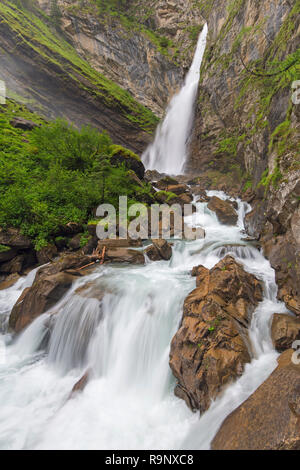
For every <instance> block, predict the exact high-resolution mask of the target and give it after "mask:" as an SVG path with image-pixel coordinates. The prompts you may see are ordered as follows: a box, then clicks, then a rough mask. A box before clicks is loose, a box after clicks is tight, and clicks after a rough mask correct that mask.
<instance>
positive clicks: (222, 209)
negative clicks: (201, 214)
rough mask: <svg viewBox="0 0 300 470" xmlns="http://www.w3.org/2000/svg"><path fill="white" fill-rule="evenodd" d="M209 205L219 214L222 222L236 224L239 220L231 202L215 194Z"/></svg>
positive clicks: (209, 207)
mask: <svg viewBox="0 0 300 470" xmlns="http://www.w3.org/2000/svg"><path fill="white" fill-rule="evenodd" d="M207 207H208V209H210V210H211V211H213V212H215V213H216V214H217V217H218V219H219V220H220V222H221V223H222V224H224V225H236V223H237V221H238V214H237V212H236V210H235V209H234V208H233V207H232V205H231V204H230V202H228V201H223V200H222V199H220V198H218V197H216V196H213V197H212V198H211V199H210V201H209V203H208V206H207Z"/></svg>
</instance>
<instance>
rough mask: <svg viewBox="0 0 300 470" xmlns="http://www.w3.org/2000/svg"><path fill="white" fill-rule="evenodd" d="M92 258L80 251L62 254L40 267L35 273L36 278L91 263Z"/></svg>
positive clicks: (75, 268)
mask: <svg viewBox="0 0 300 470" xmlns="http://www.w3.org/2000/svg"><path fill="white" fill-rule="evenodd" d="M91 262H92V259H91V257H90V256H88V255H84V254H83V253H82V252H81V251H79V252H76V253H68V254H63V255H62V256H60V258H58V259H57V260H55V261H52V262H51V263H49V264H47V265H46V266H43V267H41V268H40V269H39V270H38V272H37V273H36V280H37V279H43V278H44V277H46V276H52V275H53V274H58V273H61V272H63V271H67V270H68V271H70V270H77V269H80V268H82V267H83V266H86V265H87V264H89V263H91Z"/></svg>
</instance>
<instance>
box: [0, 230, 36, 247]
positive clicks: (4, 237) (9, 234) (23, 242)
mask: <svg viewBox="0 0 300 470" xmlns="http://www.w3.org/2000/svg"><path fill="white" fill-rule="evenodd" d="M0 244H1V245H7V246H10V247H13V248H17V249H19V250H26V249H28V248H31V240H30V239H29V238H28V237H25V236H24V235H22V234H21V233H20V231H19V230H18V229H16V228H8V229H7V230H3V229H0Z"/></svg>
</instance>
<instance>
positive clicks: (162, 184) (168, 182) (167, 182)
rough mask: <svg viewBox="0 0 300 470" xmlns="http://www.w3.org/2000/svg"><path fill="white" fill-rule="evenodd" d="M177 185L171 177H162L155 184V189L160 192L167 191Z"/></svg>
mask: <svg viewBox="0 0 300 470" xmlns="http://www.w3.org/2000/svg"><path fill="white" fill-rule="evenodd" d="M177 185H179V183H178V181H177V180H176V179H174V178H172V177H171V176H164V177H163V178H161V179H159V180H158V181H157V182H156V183H155V187H156V188H157V189H159V190H160V191H169V189H168V188H169V186H177Z"/></svg>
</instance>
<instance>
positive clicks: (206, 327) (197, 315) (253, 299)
mask: <svg viewBox="0 0 300 470" xmlns="http://www.w3.org/2000/svg"><path fill="white" fill-rule="evenodd" d="M193 274H195V275H197V276H198V277H197V288H196V289H195V290H194V291H193V292H191V293H190V294H189V296H188V297H187V298H186V300H185V302H184V308H183V318H182V322H181V325H180V328H179V330H178V332H177V333H176V335H175V336H174V338H173V340H172V343H171V351H170V367H171V369H172V371H173V374H174V376H175V377H176V379H177V380H178V384H177V386H176V389H175V394H176V395H177V396H178V397H180V398H183V399H184V400H185V401H186V403H187V404H188V406H189V407H190V408H192V409H199V410H200V411H201V412H204V411H205V410H207V409H208V408H209V406H210V403H211V400H212V399H215V398H216V397H217V396H218V394H219V393H220V392H221V391H222V390H223V388H224V386H225V385H227V384H228V383H230V382H231V381H233V380H235V379H236V378H237V377H239V376H240V375H241V374H242V373H243V371H244V366H245V364H246V363H248V362H250V360H251V357H250V352H249V351H250V345H249V338H248V327H249V324H250V321H251V316H252V313H253V312H254V310H255V308H256V307H257V305H258V302H260V301H261V300H262V287H261V283H260V281H258V280H257V279H256V278H255V276H254V275H252V274H249V273H247V272H246V271H245V270H244V269H243V267H242V265H240V264H239V263H237V262H236V261H235V260H234V258H232V257H231V256H226V257H225V258H224V259H223V260H222V261H220V262H219V263H218V264H217V265H216V266H215V267H214V268H212V269H211V270H208V269H206V268H205V267H203V266H202V267H198V268H197V269H194V272H193Z"/></svg>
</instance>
